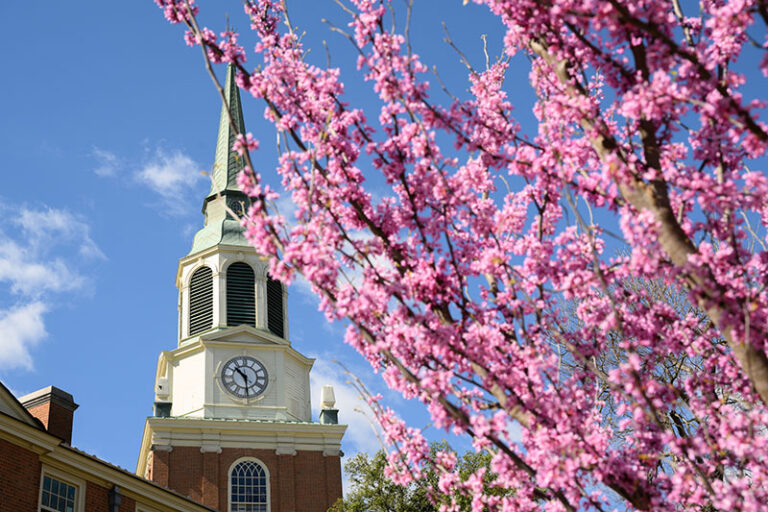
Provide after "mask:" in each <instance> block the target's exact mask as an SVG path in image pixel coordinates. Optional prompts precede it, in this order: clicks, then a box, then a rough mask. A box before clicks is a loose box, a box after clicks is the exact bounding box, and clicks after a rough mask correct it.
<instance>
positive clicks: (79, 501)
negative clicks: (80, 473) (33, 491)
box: [37, 466, 85, 512]
mask: <svg viewBox="0 0 768 512" xmlns="http://www.w3.org/2000/svg"><path fill="white" fill-rule="evenodd" d="M46 476H48V477H51V478H53V479H56V480H58V481H59V482H64V483H65V484H67V485H71V486H73V487H74V488H75V512H83V511H84V510H85V480H82V479H80V478H77V477H74V476H72V475H71V474H69V473H65V472H63V471H60V470H58V469H54V468H51V467H48V466H43V468H42V469H41V470H40V485H39V489H38V494H37V510H38V512H39V511H40V510H42V509H43V482H44V479H45V477H46Z"/></svg>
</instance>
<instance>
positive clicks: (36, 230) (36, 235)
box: [15, 207, 106, 259]
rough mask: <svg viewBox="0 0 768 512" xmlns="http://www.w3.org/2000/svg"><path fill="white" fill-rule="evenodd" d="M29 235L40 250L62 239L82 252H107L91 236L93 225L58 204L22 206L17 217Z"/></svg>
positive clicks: (86, 254)
mask: <svg viewBox="0 0 768 512" xmlns="http://www.w3.org/2000/svg"><path fill="white" fill-rule="evenodd" d="M15 223H16V224H17V225H19V226H20V227H21V228H22V230H23V232H24V235H25V239H26V240H28V241H29V243H30V245H31V246H32V247H33V248H34V249H35V250H38V251H45V249H46V247H50V246H51V245H54V244H59V243H74V244H77V245H78V252H79V253H80V256H83V257H86V258H95V259H106V256H105V255H104V253H103V252H101V249H99V247H98V246H97V245H96V243H95V242H94V241H93V240H92V239H91V235H90V231H91V228H90V226H89V225H88V224H87V223H85V222H84V221H82V220H81V219H80V218H79V217H77V216H75V215H74V214H72V213H70V212H68V211H67V210H58V209H56V208H41V209H36V210H33V209H31V208H26V207H25V208H21V209H20V210H19V216H18V218H17V219H15Z"/></svg>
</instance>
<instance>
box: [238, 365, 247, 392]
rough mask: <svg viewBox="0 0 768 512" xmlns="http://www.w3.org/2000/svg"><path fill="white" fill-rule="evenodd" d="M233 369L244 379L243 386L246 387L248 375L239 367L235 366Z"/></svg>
mask: <svg viewBox="0 0 768 512" xmlns="http://www.w3.org/2000/svg"><path fill="white" fill-rule="evenodd" d="M235 371H236V372H237V373H239V374H240V376H241V377H242V378H243V380H244V381H245V387H248V376H247V375H246V374H245V372H243V370H241V369H240V368H235Z"/></svg>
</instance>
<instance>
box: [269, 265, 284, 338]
mask: <svg viewBox="0 0 768 512" xmlns="http://www.w3.org/2000/svg"><path fill="white" fill-rule="evenodd" d="M267 328H269V330H270V331H271V332H272V334H275V335H276V336H280V337H281V338H282V337H283V336H284V335H285V332H284V331H283V283H281V282H280V281H278V280H277V279H272V277H270V276H267Z"/></svg>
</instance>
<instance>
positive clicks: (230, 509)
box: [227, 457, 272, 512]
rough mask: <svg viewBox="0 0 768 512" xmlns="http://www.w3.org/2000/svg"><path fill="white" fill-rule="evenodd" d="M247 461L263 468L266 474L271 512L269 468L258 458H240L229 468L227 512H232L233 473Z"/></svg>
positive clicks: (268, 510)
mask: <svg viewBox="0 0 768 512" xmlns="http://www.w3.org/2000/svg"><path fill="white" fill-rule="evenodd" d="M246 461H250V462H255V463H256V464H258V465H259V466H261V469H263V470H264V474H265V475H266V477H267V512H270V511H271V510H272V492H271V486H272V484H271V479H270V475H269V467H268V466H267V465H266V464H265V463H264V461H262V460H260V459H257V458H256V457H240V458H239V459H237V460H236V461H235V462H233V463H232V465H231V466H229V469H228V470H227V511H228V512H232V471H234V469H235V467H236V466H237V465H238V464H240V463H241V462H246Z"/></svg>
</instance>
